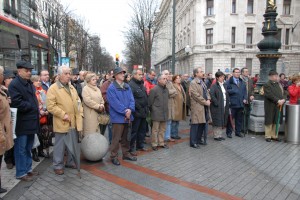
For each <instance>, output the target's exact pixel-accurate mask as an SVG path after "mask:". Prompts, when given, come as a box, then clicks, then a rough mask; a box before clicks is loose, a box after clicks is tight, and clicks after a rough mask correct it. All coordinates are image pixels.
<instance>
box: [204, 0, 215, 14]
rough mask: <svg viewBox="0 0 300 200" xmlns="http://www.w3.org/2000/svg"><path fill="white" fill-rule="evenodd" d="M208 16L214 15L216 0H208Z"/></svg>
mask: <svg viewBox="0 0 300 200" xmlns="http://www.w3.org/2000/svg"><path fill="white" fill-rule="evenodd" d="M206 4H207V13H206V14H207V16H210V15H213V14H214V0H207V1H206Z"/></svg>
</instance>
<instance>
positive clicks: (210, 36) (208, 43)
mask: <svg viewBox="0 0 300 200" xmlns="http://www.w3.org/2000/svg"><path fill="white" fill-rule="evenodd" d="M213 36H214V33H213V29H212V28H210V29H206V49H212V48H213Z"/></svg>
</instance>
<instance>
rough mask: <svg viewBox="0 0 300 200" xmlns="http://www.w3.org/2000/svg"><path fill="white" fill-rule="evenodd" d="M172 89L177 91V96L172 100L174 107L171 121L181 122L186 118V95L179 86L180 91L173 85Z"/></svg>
mask: <svg viewBox="0 0 300 200" xmlns="http://www.w3.org/2000/svg"><path fill="white" fill-rule="evenodd" d="M173 86H174V88H175V89H176V91H177V95H176V96H175V97H174V98H172V100H173V105H174V116H173V118H172V120H173V121H181V120H185V118H186V95H185V92H184V89H183V87H182V86H181V85H179V86H180V88H181V90H180V89H179V88H178V87H177V86H176V84H175V83H173Z"/></svg>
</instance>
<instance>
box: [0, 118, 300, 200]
mask: <svg viewBox="0 0 300 200" xmlns="http://www.w3.org/2000/svg"><path fill="white" fill-rule="evenodd" d="M188 128H189V126H188V123H187V122H181V123H180V130H181V131H180V133H181V134H180V136H182V139H181V140H178V141H176V142H175V143H169V145H170V148H169V149H159V150H158V151H156V152H153V151H152V150H149V151H147V152H142V153H140V154H139V155H138V161H137V162H128V161H122V162H121V166H114V165H112V164H111V162H110V160H109V155H106V157H105V159H104V160H103V161H102V162H94V163H91V162H87V161H85V160H84V159H82V164H81V175H82V178H81V179H80V178H79V177H78V176H77V171H76V170H74V169H66V171H65V174H64V175H62V176H58V175H55V174H54V172H53V170H52V166H51V164H52V159H44V160H43V161H42V162H41V163H40V164H39V165H37V167H36V168H35V169H36V170H38V171H39V172H40V175H39V176H38V178H36V179H35V180H34V182H29V183H28V182H26V183H25V182H18V181H16V180H15V179H14V173H15V169H13V170H7V169H6V167H5V164H4V167H2V170H3V171H2V174H6V175H5V176H4V177H3V178H2V186H3V187H4V188H7V186H10V184H13V182H15V183H14V184H15V185H13V186H10V187H12V188H11V190H10V191H9V192H8V193H7V194H6V195H5V196H4V199H7V200H12V199H19V200H23V199H24V200H25V199H30V200H34V199H43V200H45V199H60V200H61V199H201V200H202V199H278V200H279V199H280V200H282V199H300V160H299V158H300V154H299V152H300V147H299V146H297V145H292V144H287V143H284V142H271V143H267V142H265V140H264V137H263V136H261V135H251V134H249V135H246V137H245V138H238V137H235V136H233V138H232V139H228V138H226V140H225V141H222V142H218V141H214V140H213V138H212V135H211V134H209V139H208V145H206V146H201V148H200V149H194V148H190V147H189V129H188ZM147 140H149V139H147ZM149 149H150V148H149ZM34 164H35V165H36V163H34ZM8 171H9V172H8ZM8 173H10V175H11V176H12V177H10V179H9V178H8Z"/></svg>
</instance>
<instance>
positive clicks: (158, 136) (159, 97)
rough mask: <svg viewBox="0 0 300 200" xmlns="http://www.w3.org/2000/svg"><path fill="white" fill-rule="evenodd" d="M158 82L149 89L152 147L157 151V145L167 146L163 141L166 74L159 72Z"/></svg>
mask: <svg viewBox="0 0 300 200" xmlns="http://www.w3.org/2000/svg"><path fill="white" fill-rule="evenodd" d="M157 81H158V84H157V85H156V86H155V87H154V88H153V89H152V90H150V94H149V99H148V100H149V101H148V102H149V108H150V112H151V119H152V122H153V125H152V135H151V137H152V142H151V143H152V149H153V150H154V151H157V150H158V149H157V147H158V146H160V147H162V148H168V146H167V145H166V144H165V143H164V137H165V131H166V125H167V124H166V122H167V120H168V117H169V116H168V115H169V110H168V99H169V91H168V89H167V87H166V85H167V76H166V75H162V74H159V75H158V77H157Z"/></svg>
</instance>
